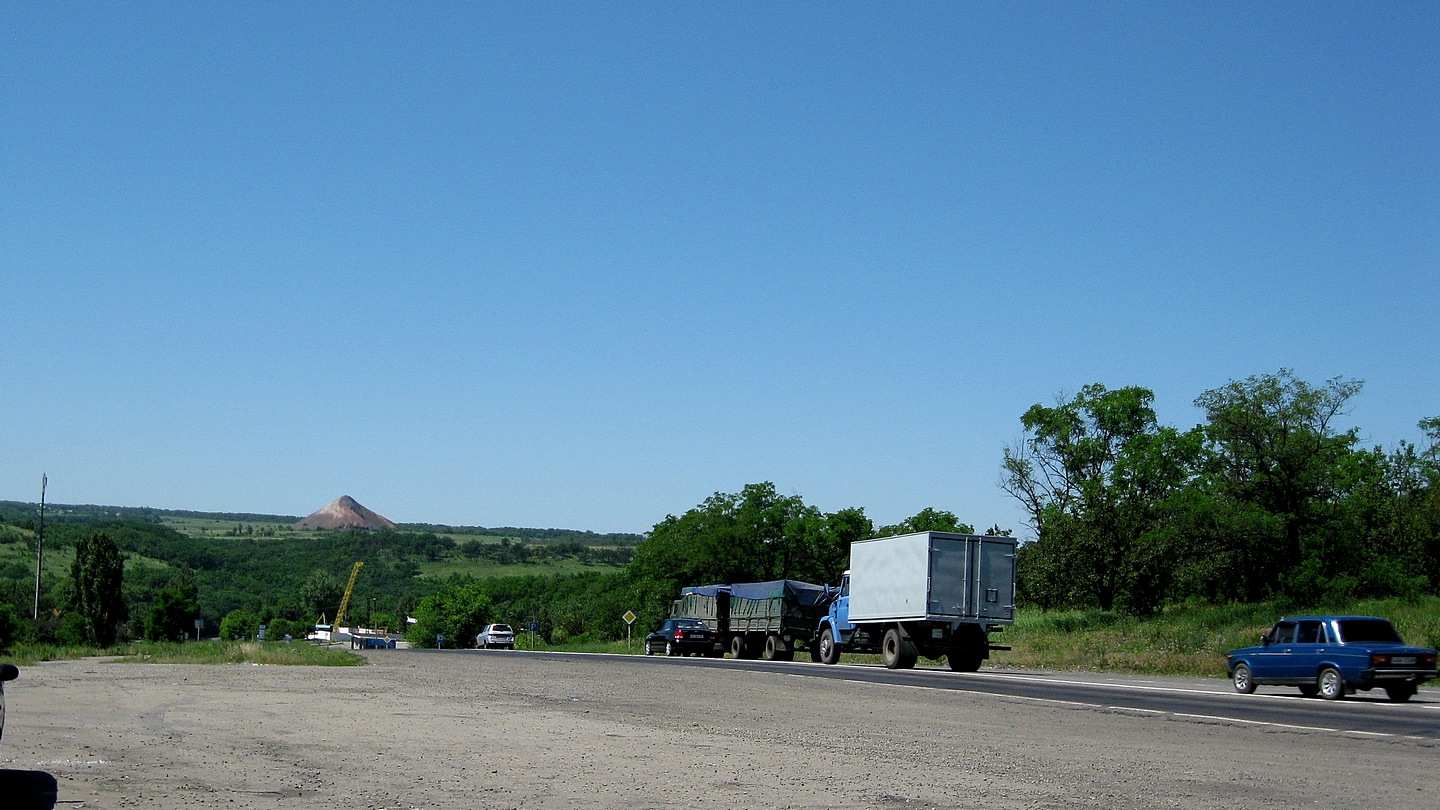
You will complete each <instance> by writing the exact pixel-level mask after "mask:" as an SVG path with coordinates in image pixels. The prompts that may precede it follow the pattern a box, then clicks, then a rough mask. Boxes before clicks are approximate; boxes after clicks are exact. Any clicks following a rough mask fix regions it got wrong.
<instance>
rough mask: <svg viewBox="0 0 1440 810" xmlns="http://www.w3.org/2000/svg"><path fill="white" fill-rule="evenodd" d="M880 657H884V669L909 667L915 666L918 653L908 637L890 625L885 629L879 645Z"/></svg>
mask: <svg viewBox="0 0 1440 810" xmlns="http://www.w3.org/2000/svg"><path fill="white" fill-rule="evenodd" d="M880 657H881V658H882V659H884V661H885V668H886V669H910V668H911V667H913V666H915V661H916V660H917V659H918V658H919V657H920V654H919V653H918V652H916V650H915V645H914V644H912V643H911V642H910V639H908V638H905V637H904V636H902V635H900V631H899V630H897V629H895V628H893V627H892V628H890V629H889V630H886V631H885V640H884V642H882V643H881V645H880Z"/></svg>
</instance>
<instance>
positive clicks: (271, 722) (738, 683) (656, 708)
mask: <svg viewBox="0 0 1440 810" xmlns="http://www.w3.org/2000/svg"><path fill="white" fill-rule="evenodd" d="M367 655H368V657H369V659H370V662H371V664H370V666H365V667H348V668H315V667H274V666H250V665H227V666H190V665H183V666H182V665H155V664H120V663H112V662H103V661H96V660H90V661H70V662H56V663H46V664H38V665H34V666H29V667H25V668H23V669H22V673H21V677H20V679H19V680H18V681H15V682H13V683H12V684H10V685H9V686H10V688H9V689H8V690H7V698H8V700H9V709H10V713H9V716H8V718H7V724H6V730H5V731H6V733H5V740H4V751H3V754H4V756H3V762H0V764H3V766H4V767H7V768H24V769H38V770H45V771H48V772H50V773H52V774H54V775H55V776H56V778H57V779H58V780H59V785H60V802H59V804H57V807H62V808H131V807H135V808H139V807H143V808H162V809H168V808H176V809H177V810H178V808H193V807H224V808H341V807H344V808H385V809H386V810H395V809H397V808H398V809H400V810H409V809H410V808H424V809H425V810H429V809H430V808H480V809H482V810H502V809H504V808H572V807H594V808H668V807H675V808H680V807H684V808H886V809H888V808H940V807H981V806H983V807H995V808H1052V807H1066V808H1071V807H1077V808H1091V807H1093V808H1107V809H1109V808H1115V809H1118V810H1124V809H1125V808H1166V807H1175V808H1236V807H1245V808H1261V807H1275V808H1296V807H1310V806H1314V807H1347V806H1350V807H1362V806H1377V805H1379V806H1384V807H1387V808H1410V807H1414V808H1421V807H1423V808H1427V810H1428V809H1429V808H1433V807H1435V804H1436V799H1435V796H1436V794H1437V792H1440V775H1437V770H1436V767H1437V766H1436V765H1435V763H1436V762H1437V751H1436V749H1435V748H1433V747H1430V746H1426V745H1420V744H1415V743H1408V744H1397V743H1391V742H1384V741H1379V740H1374V739H1364V738H1355V737H1347V736H1343V735H1334V734H1320V733H1313V732H1300V731H1283V730H1274V729H1259V728H1254V727H1246V726H1243V725H1228V724H1223V725H1222V724H1218V723H1209V724H1207V723H1201V722H1187V721H1181V720H1177V719H1173V718H1169V719H1166V718H1160V717H1154V716H1145V715H1141V714H1131V713H1119V712H1106V711H1098V710H1095V709H1090V708H1078V707H1074V706H1066V705H1064V704H1053V705H1052V704H1044V703H1038V702H1036V701H1033V700H1031V701H1024V700H1020V699H1016V698H1007V697H992V696H981V695H975V694H965V693H960V692H940V691H935V690H925V689H916V688H905V687H898V686H893V685H890V686H883V685H868V684H863V683H858V682H853V681H842V680H830V679H817V678H805V677H799V676H795V675H786V674H783V673H778V672H777V673H767V672H747V671H741V670H739V669H734V670H731V669H728V668H719V669H712V668H701V667H691V666H685V665H684V664H685V662H683V661H680V660H663V659H644V658H629V659H626V658H614V657H597V656H580V655H572V656H546V657H543V658H541V657H532V656H528V655H524V654H515V653H509V652H502V651H488V652H480V651H472V652H455V653H436V652H422V651H404V650H384V651H373V652H369V653H367ZM0 799H3V797H0ZM3 804H4V802H3V801H0V805H3Z"/></svg>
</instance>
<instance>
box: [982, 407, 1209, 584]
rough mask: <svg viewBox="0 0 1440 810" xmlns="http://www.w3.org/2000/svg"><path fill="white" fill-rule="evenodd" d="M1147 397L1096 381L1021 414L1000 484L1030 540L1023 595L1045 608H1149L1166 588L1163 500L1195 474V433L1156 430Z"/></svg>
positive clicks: (1168, 549) (1170, 549)
mask: <svg viewBox="0 0 1440 810" xmlns="http://www.w3.org/2000/svg"><path fill="white" fill-rule="evenodd" d="M1153 400H1154V394H1153V393H1151V392H1150V391H1149V390H1147V389H1144V388H1138V387H1130V388H1121V389H1117V390H1114V391H1111V390H1108V389H1106V388H1105V386H1103V385H1100V384H1099V383H1095V384H1092V385H1088V386H1086V387H1085V388H1084V389H1082V390H1081V392H1080V393H1079V394H1078V395H1076V396H1075V397H1074V398H1073V399H1071V400H1070V401H1068V402H1061V403H1059V404H1058V405H1056V406H1055V407H1046V406H1043V405H1038V404H1037V405H1034V406H1032V407H1031V408H1030V409H1029V410H1027V411H1026V412H1025V414H1024V416H1022V417H1021V420H1020V421H1021V424H1022V425H1023V426H1024V427H1025V431H1026V434H1027V436H1026V438H1025V439H1024V440H1023V441H1022V443H1021V444H1020V445H1018V446H1015V447H1010V448H1006V450H1005V456H1004V466H1003V469H1004V471H1005V477H1004V479H1003V481H1002V486H1003V487H1004V488H1005V490H1006V491H1007V492H1009V493H1010V494H1011V495H1012V496H1014V497H1015V498H1016V499H1017V500H1019V501H1020V502H1021V504H1022V505H1023V506H1024V507H1025V509H1026V511H1027V512H1028V513H1029V516H1030V520H1031V525H1032V527H1033V528H1034V529H1035V531H1036V534H1037V536H1038V537H1037V540H1036V541H1035V542H1034V543H1032V544H1027V546H1028V547H1027V548H1025V549H1024V550H1023V552H1022V553H1021V555H1020V556H1019V558H1018V559H1017V563H1018V564H1019V569H1020V570H1019V572H1018V573H1017V576H1018V578H1019V579H1020V580H1021V581H1020V590H1021V594H1022V595H1025V596H1027V598H1030V599H1034V600H1036V602H1037V603H1039V604H1042V605H1046V606H1060V605H1074V606H1087V607H1088V606H1094V607H1099V608H1101V609H1105V610H1108V609H1111V608H1112V607H1116V606H1123V607H1126V608H1129V609H1131V610H1135V611H1140V612H1144V611H1149V610H1153V609H1154V608H1155V607H1156V606H1157V605H1158V604H1159V603H1160V602H1161V601H1162V600H1163V598H1164V594H1165V591H1166V589H1167V588H1168V587H1169V584H1170V583H1169V578H1168V573H1169V571H1170V570H1172V563H1173V560H1172V559H1171V558H1172V557H1173V553H1174V544H1173V543H1170V542H1167V537H1168V535H1167V533H1166V532H1164V531H1163V528H1164V521H1163V518H1164V514H1165V505H1166V504H1167V503H1168V502H1169V501H1170V500H1171V499H1172V498H1173V497H1175V496H1176V495H1177V494H1178V493H1180V492H1181V491H1182V490H1183V489H1184V487H1185V486H1186V484H1187V483H1188V481H1189V480H1190V479H1191V477H1192V476H1193V461H1194V457H1195V453H1196V452H1197V451H1198V447H1199V441H1200V437H1199V434H1197V433H1194V432H1191V433H1186V434H1182V433H1180V432H1178V431H1176V430H1175V429H1174V428H1169V427H1161V426H1160V425H1159V424H1158V422H1157V420H1156V417H1155V412H1154V410H1153V409H1152V408H1151V402H1152V401H1153Z"/></svg>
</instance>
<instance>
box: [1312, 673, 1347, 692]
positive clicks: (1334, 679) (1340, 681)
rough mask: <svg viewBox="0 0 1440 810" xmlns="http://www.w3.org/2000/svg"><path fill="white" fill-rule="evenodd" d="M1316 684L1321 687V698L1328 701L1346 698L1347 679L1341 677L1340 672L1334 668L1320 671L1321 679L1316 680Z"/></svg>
mask: <svg viewBox="0 0 1440 810" xmlns="http://www.w3.org/2000/svg"><path fill="white" fill-rule="evenodd" d="M1315 683H1316V685H1317V686H1319V687H1320V697H1322V698H1325V699H1326V700H1339V699H1340V698H1343V697H1345V679H1344V678H1342V677H1340V670H1338V669H1336V668H1334V667H1325V668H1324V669H1322V670H1320V677H1319V678H1316V679H1315Z"/></svg>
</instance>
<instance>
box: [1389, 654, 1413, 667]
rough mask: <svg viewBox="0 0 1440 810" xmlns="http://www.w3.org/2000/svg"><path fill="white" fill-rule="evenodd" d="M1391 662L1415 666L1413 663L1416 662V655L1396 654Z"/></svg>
mask: <svg viewBox="0 0 1440 810" xmlns="http://www.w3.org/2000/svg"><path fill="white" fill-rule="evenodd" d="M1390 663H1392V664H1397V665H1399V664H1410V665H1412V666H1413V665H1414V664H1415V656H1413V655H1397V656H1395V657H1394V658H1391V659H1390Z"/></svg>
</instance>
